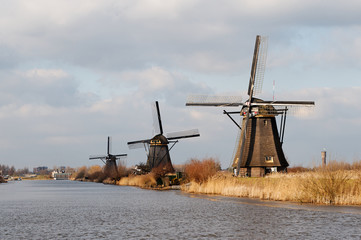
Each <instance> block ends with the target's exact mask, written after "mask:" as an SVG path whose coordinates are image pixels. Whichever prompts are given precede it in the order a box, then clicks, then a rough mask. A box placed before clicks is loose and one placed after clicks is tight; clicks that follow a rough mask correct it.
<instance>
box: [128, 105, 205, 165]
mask: <svg viewBox="0 0 361 240" xmlns="http://www.w3.org/2000/svg"><path fill="white" fill-rule="evenodd" d="M153 121H154V130H155V134H156V135H155V136H154V137H153V138H151V139H145V140H139V141H133V142H128V146H129V148H130V149H134V148H140V147H144V148H145V149H146V150H147V155H148V159H147V166H148V167H149V169H150V170H152V169H153V168H160V169H162V170H164V171H166V172H174V168H173V165H172V162H171V160H170V155H169V151H170V150H171V149H172V148H173V147H174V145H175V144H176V143H177V142H178V140H177V139H181V138H191V137H199V136H200V135H199V132H198V129H192V130H188V131H181V132H174V133H168V134H167V137H165V136H164V135H163V126H162V120H161V117H160V111H159V104H158V101H156V102H155V103H154V105H153ZM168 144H172V146H171V147H170V148H168Z"/></svg>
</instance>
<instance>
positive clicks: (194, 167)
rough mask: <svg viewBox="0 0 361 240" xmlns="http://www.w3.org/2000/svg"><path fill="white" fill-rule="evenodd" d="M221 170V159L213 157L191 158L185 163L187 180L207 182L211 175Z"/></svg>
mask: <svg viewBox="0 0 361 240" xmlns="http://www.w3.org/2000/svg"><path fill="white" fill-rule="evenodd" d="M220 170H221V165H220V163H219V161H216V160H215V159H213V158H208V159H203V160H202V161H200V160H198V159H191V160H190V161H189V162H188V163H186V164H185V167H184V173H185V175H186V178H187V180H189V181H194V182H197V183H202V182H205V181H206V180H207V179H208V178H209V177H212V176H213V175H215V174H216V173H217V172H218V171H220Z"/></svg>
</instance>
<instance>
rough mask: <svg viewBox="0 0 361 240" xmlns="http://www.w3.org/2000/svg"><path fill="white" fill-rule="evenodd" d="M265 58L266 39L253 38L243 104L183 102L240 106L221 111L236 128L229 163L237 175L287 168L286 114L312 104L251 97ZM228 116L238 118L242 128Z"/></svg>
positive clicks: (204, 99)
mask: <svg viewBox="0 0 361 240" xmlns="http://www.w3.org/2000/svg"><path fill="white" fill-rule="evenodd" d="M266 57H267V37H261V36H257V37H256V43H255V48H254V54H253V61H252V68H251V77H250V80H249V85H248V100H247V101H246V102H245V103H243V102H242V101H241V98H240V97H239V96H237V97H232V96H226V97H219V96H189V97H188V100H187V103H186V106H217V107H220V106H223V107H228V106H242V108H241V111H237V112H227V111H225V110H224V111H223V113H224V114H227V115H228V116H229V117H230V118H231V120H232V121H233V122H234V123H235V124H236V125H237V126H238V127H239V128H240V134H239V138H238V142H237V145H236V151H235V154H234V158H233V164H232V167H233V169H234V171H235V175H237V176H238V175H242V176H264V174H265V173H267V172H268V171H285V170H286V168H287V167H288V165H289V164H288V162H287V160H286V158H285V156H284V153H283V150H282V143H283V137H284V130H285V123H286V114H287V112H288V110H289V109H292V108H294V107H310V106H314V104H315V103H314V102H313V101H264V100H261V99H258V98H255V95H256V94H259V93H260V92H261V90H262V85H263V77H264V70H265V64H266ZM230 114H240V115H241V116H242V119H243V120H242V127H241V126H239V125H238V123H237V122H236V121H235V120H234V119H233V118H232V117H231V116H230ZM278 115H281V123H280V133H278V130H277V124H276V118H275V117H276V116H278Z"/></svg>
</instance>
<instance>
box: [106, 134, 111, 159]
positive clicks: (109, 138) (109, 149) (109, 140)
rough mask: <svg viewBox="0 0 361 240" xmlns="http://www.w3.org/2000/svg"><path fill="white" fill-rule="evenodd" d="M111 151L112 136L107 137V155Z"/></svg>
mask: <svg viewBox="0 0 361 240" xmlns="http://www.w3.org/2000/svg"><path fill="white" fill-rule="evenodd" d="M111 152H112V137H108V147H107V154H108V155H109V154H110V153H111Z"/></svg>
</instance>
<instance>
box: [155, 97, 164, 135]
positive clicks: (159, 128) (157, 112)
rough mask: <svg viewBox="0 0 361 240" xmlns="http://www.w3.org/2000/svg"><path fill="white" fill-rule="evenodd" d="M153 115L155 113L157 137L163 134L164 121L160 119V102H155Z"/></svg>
mask: <svg viewBox="0 0 361 240" xmlns="http://www.w3.org/2000/svg"><path fill="white" fill-rule="evenodd" d="M152 113H153V127H154V131H155V135H158V134H163V127H162V120H161V118H160V110H159V104H158V101H155V102H154V103H153V104H152Z"/></svg>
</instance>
